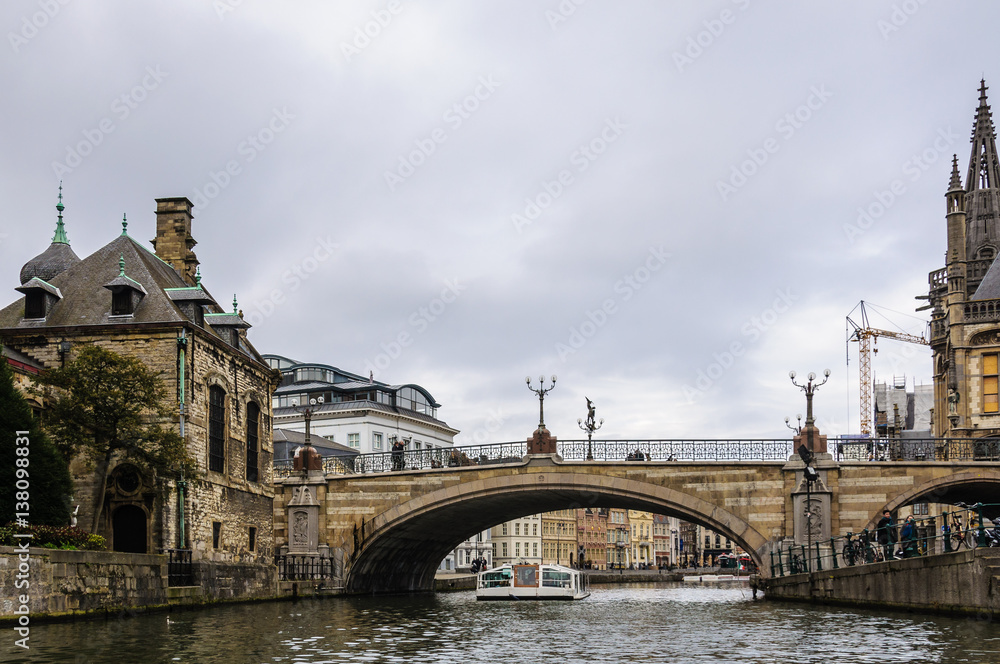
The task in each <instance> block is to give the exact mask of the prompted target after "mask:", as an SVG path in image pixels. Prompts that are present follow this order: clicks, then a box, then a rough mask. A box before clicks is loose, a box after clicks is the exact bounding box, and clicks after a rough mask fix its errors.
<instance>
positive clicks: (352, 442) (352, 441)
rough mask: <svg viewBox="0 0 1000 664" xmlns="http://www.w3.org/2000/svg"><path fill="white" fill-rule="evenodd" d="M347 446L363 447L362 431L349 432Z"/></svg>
mask: <svg viewBox="0 0 1000 664" xmlns="http://www.w3.org/2000/svg"><path fill="white" fill-rule="evenodd" d="M347 446H348V447H361V434H360V433H349V434H347Z"/></svg>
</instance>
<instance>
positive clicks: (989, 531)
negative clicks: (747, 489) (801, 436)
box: [770, 503, 1000, 576]
mask: <svg viewBox="0 0 1000 664" xmlns="http://www.w3.org/2000/svg"><path fill="white" fill-rule="evenodd" d="M991 517H992V524H991ZM998 517H1000V504H983V503H977V504H975V505H971V506H969V505H965V504H963V503H959V504H958V505H957V506H956V507H955V508H954V509H953V510H951V511H950V512H949V511H945V512H942V513H941V514H940V515H936V516H928V517H920V518H918V517H910V519H912V527H911V528H907V527H906V524H905V523H902V524H900V523H895V522H893V523H892V525H891V526H887V527H883V528H876V529H875V530H868V529H865V530H862V531H861V532H860V533H847V534H846V535H843V536H841V537H833V538H830V539H827V540H814V541H812V542H811V543H810V544H808V545H806V544H791V543H782V544H781V545H780V546H779V547H777V548H776V549H775V550H774V551H772V552H771V561H770V563H771V575H772V576H788V575H790V574H801V573H803V572H822V571H824V570H831V569H839V568H841V567H853V566H856V565H869V564H873V563H881V562H885V561H887V560H892V559H897V558H916V557H920V556H928V555H935V554H941V553H951V552H953V551H959V550H961V549H962V548H966V549H974V548H976V547H979V546H1000V529H998V527H997V526H998V525H1000V518H998ZM910 519H908V521H909V520H910ZM938 524H941V526H940V530H939V529H938Z"/></svg>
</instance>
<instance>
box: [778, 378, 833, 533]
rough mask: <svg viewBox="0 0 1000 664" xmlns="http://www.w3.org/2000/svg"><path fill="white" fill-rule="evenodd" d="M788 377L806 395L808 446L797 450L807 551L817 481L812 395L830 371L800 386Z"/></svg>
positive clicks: (825, 379) (801, 446)
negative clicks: (803, 484) (802, 477)
mask: <svg viewBox="0 0 1000 664" xmlns="http://www.w3.org/2000/svg"><path fill="white" fill-rule="evenodd" d="M788 377H789V378H790V379H791V381H792V385H794V386H795V387H797V388H799V389H801V390H802V391H803V392H805V393H806V431H807V432H808V441H807V443H808V445H800V446H799V449H798V453H799V456H800V457H801V458H802V462H803V463H804V464H805V465H806V468H805V471H804V475H805V480H806V510H805V514H804V516H805V517H806V543H807V547H808V549H811V548H812V517H813V513H812V485H813V482H815V481H816V480H818V479H819V473H817V472H816V469H815V468H813V467H812V464H813V461H814V460H815V458H816V456H815V454H814V453H813V452H814V450H815V449H816V448H815V447H814V445H813V436H815V433H816V425H815V420H814V419H813V394H815V392H816V390H817V389H818V388H819V386H820V385H824V384H825V383H826V381H828V380H830V370H829V369H827V370H826V371H824V372H823V382H822V383H813V381H815V380H816V374H815V373H813V372H811V371H810V372H809V375H808V376H807V378H808V379H809V380H808V382H807V383H806V384H805V385H801V384H799V383H796V382H795V372H794V371H789V372H788Z"/></svg>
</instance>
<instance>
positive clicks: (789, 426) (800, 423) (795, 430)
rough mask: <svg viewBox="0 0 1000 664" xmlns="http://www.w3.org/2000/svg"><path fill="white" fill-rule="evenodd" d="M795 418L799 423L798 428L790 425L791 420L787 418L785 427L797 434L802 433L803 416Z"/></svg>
mask: <svg viewBox="0 0 1000 664" xmlns="http://www.w3.org/2000/svg"><path fill="white" fill-rule="evenodd" d="M795 418H796V419H797V420H798V421H799V423H798V424H797V425H796V426H794V427H793V426H792V425H791V424H790V422H791V420H790V419H789V418H787V417H786V418H785V426H786V427H788V428H789V429H791V430H792V431H794V432H795V433H796V434H799V433H802V415H801V414H800V415H796V416H795Z"/></svg>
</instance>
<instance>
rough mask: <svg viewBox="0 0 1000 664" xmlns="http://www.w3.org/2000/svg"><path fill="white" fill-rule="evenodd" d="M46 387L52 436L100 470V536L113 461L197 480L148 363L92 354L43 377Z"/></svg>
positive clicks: (98, 351)
mask: <svg viewBox="0 0 1000 664" xmlns="http://www.w3.org/2000/svg"><path fill="white" fill-rule="evenodd" d="M38 382H39V383H40V384H41V387H39V388H38V392H40V393H41V394H43V395H44V396H45V398H46V402H47V405H48V411H47V412H46V418H45V427H46V429H48V430H49V432H50V433H51V435H52V437H53V438H54V439H55V440H56V441H57V444H58V445H59V446H60V448H61V449H62V450H63V451H64V453H65V454H66V457H67V458H73V456H75V455H76V454H81V453H82V454H84V455H86V456H87V457H88V458H89V459H90V460H91V461H93V462H94V463H95V466H96V468H95V472H96V473H97V478H98V481H97V482H96V484H95V495H94V497H93V500H94V510H93V515H94V516H93V523H92V525H91V530H92V531H93V532H97V528H98V525H99V524H100V518H101V511H102V509H103V507H104V488H105V485H106V484H107V480H108V473H109V471H110V469H111V463H112V461H113V460H125V459H129V460H132V461H135V462H137V463H138V464H139V465H140V466H144V467H146V468H150V469H153V470H155V471H156V472H157V474H158V475H160V476H164V475H167V476H169V475H173V474H175V473H177V472H178V471H180V470H181V469H182V468H183V469H184V471H185V472H186V473H188V474H189V475H193V474H194V470H195V465H194V461H193V460H192V459H191V458H190V457H189V456H188V454H187V451H186V449H185V447H184V441H183V439H182V438H181V437H180V436H179V435H178V434H177V433H175V432H174V431H171V430H168V429H164V428H163V427H162V426H160V421H162V420H163V419H164V418H166V417H169V415H170V414H171V413H170V410H169V408H168V405H167V399H166V396H167V393H166V388H165V387H164V385H163V381H162V380H160V377H159V375H158V374H156V373H153V372H152V371H150V370H149V369H148V368H147V367H146V365H145V364H143V363H142V362H141V361H140V360H138V359H136V358H134V357H129V356H125V355H119V354H118V353H115V352H114V351H110V350H106V349H104V348H101V347H99V346H84V347H82V348H81V350H80V352H79V354H78V355H77V356H76V358H75V359H74V360H73V361H71V362H69V363H68V364H66V366H65V367H61V368H57V369H49V370H48V371H44V372H42V374H41V375H40V376H39V381H38Z"/></svg>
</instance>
